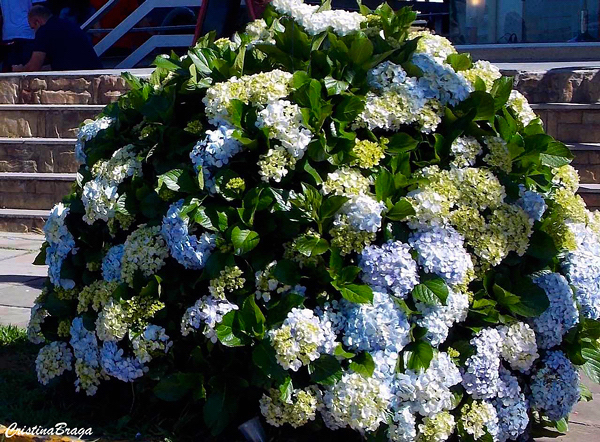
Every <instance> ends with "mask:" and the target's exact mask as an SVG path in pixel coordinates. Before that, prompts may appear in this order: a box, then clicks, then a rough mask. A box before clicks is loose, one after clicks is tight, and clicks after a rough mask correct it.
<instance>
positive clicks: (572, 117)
mask: <svg viewBox="0 0 600 442" xmlns="http://www.w3.org/2000/svg"><path fill="white" fill-rule="evenodd" d="M531 107H532V108H533V110H534V111H535V112H536V113H537V114H538V115H539V116H540V118H541V119H542V120H543V121H544V127H545V128H546V132H547V133H548V135H552V136H553V137H554V138H556V139H558V140H560V141H562V142H563V143H595V142H598V141H600V103H541V104H532V105H531Z"/></svg>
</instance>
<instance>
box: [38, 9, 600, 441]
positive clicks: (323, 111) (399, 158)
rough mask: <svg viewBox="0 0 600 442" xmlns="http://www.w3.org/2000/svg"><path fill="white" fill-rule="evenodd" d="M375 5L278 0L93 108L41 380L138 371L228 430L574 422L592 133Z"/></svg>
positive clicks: (54, 264)
mask: <svg viewBox="0 0 600 442" xmlns="http://www.w3.org/2000/svg"><path fill="white" fill-rule="evenodd" d="M360 11H361V12H360V13H350V12H345V11H330V10H329V8H328V3H327V2H325V3H324V4H323V6H322V7H321V8H316V7H313V6H308V5H304V4H303V3H302V2H301V0H275V1H273V3H272V6H270V7H269V8H268V10H267V13H266V15H265V18H264V20H261V21H257V22H254V23H251V24H250V25H249V27H248V29H247V31H246V33H243V34H240V35H236V36H235V37H234V38H233V39H231V40H216V41H215V39H214V36H212V35H208V36H206V37H204V38H203V39H201V40H200V41H199V42H198V44H197V45H196V46H195V47H194V48H192V49H190V50H189V52H188V54H187V55H185V56H183V57H181V58H179V57H177V56H176V55H172V56H170V57H166V56H165V57H160V58H158V59H157V61H156V66H157V69H156V71H155V72H154V73H153V74H152V76H151V77H150V79H149V80H140V79H136V78H134V77H132V76H128V77H127V79H128V81H129V82H130V84H131V87H132V91H131V92H130V93H128V94H127V95H126V96H124V97H123V98H121V99H120V100H119V101H118V103H115V104H113V105H110V106H108V107H107V108H106V109H105V110H104V112H103V114H102V115H101V117H99V118H98V119H97V120H96V121H93V122H89V123H88V124H86V125H84V126H83V127H82V129H81V131H80V135H79V141H78V144H77V155H78V158H79V159H80V161H81V163H82V166H81V168H80V170H79V174H78V180H77V185H76V186H75V187H74V190H73V193H72V194H71V195H69V196H68V197H67V198H66V199H65V200H64V201H63V203H61V204H59V205H57V206H56V207H55V209H54V210H53V212H52V214H51V217H50V219H49V221H48V223H47V225H46V228H45V231H46V239H47V242H46V244H45V248H44V250H43V252H42V254H41V255H40V257H39V260H40V262H45V263H47V264H48V265H49V266H50V270H49V280H48V283H47V287H46V289H45V290H44V292H43V294H42V295H41V296H40V298H39V299H38V303H37V305H36V306H35V307H34V309H33V311H32V318H31V323H30V326H29V335H30V339H31V340H33V341H34V342H36V343H39V344H42V343H43V344H45V346H44V347H43V348H42V349H41V350H40V353H39V356H38V358H37V369H38V377H39V380H40V382H42V383H44V384H46V383H48V382H56V381H53V378H55V377H58V376H59V375H63V377H68V378H69V379H72V380H73V381H74V382H75V388H76V389H77V390H78V391H81V392H82V394H87V395H90V396H93V395H95V394H96V392H97V391H98V390H99V389H102V388H103V385H104V384H105V383H109V382H113V383H114V382H127V383H134V385H135V386H136V387H137V390H136V391H138V392H139V394H147V395H148V394H151V395H154V396H155V399H150V400H151V401H152V400H153V401H154V402H153V403H155V404H158V405H157V406H159V407H160V406H162V407H164V408H165V409H167V408H169V409H177V408H179V409H182V408H184V407H185V409H186V410H187V411H186V413H187V414H186V416H188V417H189V416H192V418H190V419H189V420H190V421H192V420H193V419H195V420H193V421H194V423H195V425H196V426H198V425H199V424H200V422H203V423H204V425H203V427H204V428H206V429H207V431H209V432H210V433H211V434H212V435H213V436H218V435H220V434H227V432H232V431H235V428H236V427H237V426H238V425H239V424H241V423H242V422H244V421H246V420H247V419H250V418H252V417H254V416H256V415H259V414H260V415H262V419H263V421H264V422H266V423H268V424H269V425H267V426H266V427H267V428H268V433H269V434H271V435H273V436H274V437H276V438H281V437H283V435H285V434H288V435H289V434H292V435H293V434H296V435H306V434H311V433H314V432H320V434H322V435H324V434H325V433H328V432H330V431H337V433H336V434H338V433H339V431H349V430H340V429H351V430H355V431H356V432H357V433H354V434H360V435H362V436H364V437H366V438H369V439H371V440H387V439H390V440H393V441H416V440H418V441H444V440H447V439H451V438H455V439H460V440H486V441H492V440H493V441H502V442H504V441H506V440H517V439H518V438H519V437H522V436H523V435H525V434H528V432H535V431H538V429H539V428H541V427H544V426H546V427H553V428H556V429H559V430H563V429H564V428H565V425H566V418H567V417H568V414H569V413H570V411H571V409H572V407H573V406H574V405H575V403H576V402H578V401H579V400H580V399H581V398H584V399H587V398H589V394H588V392H587V390H586V389H585V388H584V387H581V386H580V383H579V369H580V368H581V367H583V369H584V370H586V371H587V373H588V375H589V376H591V377H592V379H594V380H596V381H598V380H600V352H599V351H598V345H599V344H598V338H600V322H598V319H599V317H600V277H599V274H600V253H599V252H600V241H599V235H600V217H598V215H597V214H594V213H591V212H589V211H587V210H586V208H585V204H584V203H583V200H582V199H581V198H580V197H579V196H577V195H576V194H575V192H576V190H577V188H578V176H577V173H576V171H575V170H574V169H573V168H572V167H571V166H570V165H569V162H570V161H571V159H572V158H573V157H572V154H571V153H570V151H569V149H568V148H567V147H566V146H565V145H564V144H562V143H560V142H558V141H556V140H554V139H553V138H552V137H550V136H548V135H546V134H545V133H544V131H543V128H542V124H541V122H540V120H539V119H537V118H536V116H535V114H534V113H533V112H532V110H531V108H530V107H529V105H528V104H527V101H526V99H525V98H524V97H523V96H522V95H521V94H519V93H518V92H515V91H513V90H512V79H511V78H506V77H502V76H501V75H500V72H499V71H498V69H497V68H495V67H494V66H492V65H490V64H489V63H487V62H472V60H471V59H470V57H469V56H468V55H465V54H457V53H456V51H455V50H454V48H453V47H452V45H451V44H450V43H449V42H448V41H447V40H445V39H444V38H441V37H437V36H435V35H432V34H430V33H428V32H425V31H418V30H415V29H412V28H411V23H412V21H413V20H414V18H415V14H414V13H413V12H411V11H410V10H409V9H403V10H400V11H397V12H395V11H393V10H391V8H389V7H388V6H387V5H382V6H380V7H379V8H378V9H377V10H375V11H370V10H368V9H367V8H365V7H363V6H361V8H360ZM115 379H116V380H118V381H116V380H115ZM158 400H160V401H158ZM165 402H174V403H176V406H173V405H169V404H166V403H165ZM160 404H162V405H160ZM194 413H195V414H194ZM194 416H195V417H194ZM202 431H203V430H202ZM230 434H231V433H230ZM346 434H348V433H346ZM226 437H230V436H226ZM298 437H300V436H298ZM323 437H329V438H331V437H334V436H331V435H328V436H323ZM229 440H231V439H229ZM278 440H281V439H278Z"/></svg>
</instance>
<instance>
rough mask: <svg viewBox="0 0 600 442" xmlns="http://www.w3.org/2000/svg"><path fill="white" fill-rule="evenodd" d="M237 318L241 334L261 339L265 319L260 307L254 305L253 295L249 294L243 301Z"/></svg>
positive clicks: (263, 332)
mask: <svg viewBox="0 0 600 442" xmlns="http://www.w3.org/2000/svg"><path fill="white" fill-rule="evenodd" d="M237 317H238V323H239V325H240V330H241V331H242V332H244V333H246V334H247V335H250V336H255V337H257V338H259V339H262V337H263V336H264V334H265V322H266V319H265V315H264V314H263V312H262V311H261V310H260V307H258V305H256V301H255V300H254V294H251V295H250V296H248V297H247V298H246V299H245V300H244V303H243V304H242V308H241V309H240V312H239V314H238V315H237Z"/></svg>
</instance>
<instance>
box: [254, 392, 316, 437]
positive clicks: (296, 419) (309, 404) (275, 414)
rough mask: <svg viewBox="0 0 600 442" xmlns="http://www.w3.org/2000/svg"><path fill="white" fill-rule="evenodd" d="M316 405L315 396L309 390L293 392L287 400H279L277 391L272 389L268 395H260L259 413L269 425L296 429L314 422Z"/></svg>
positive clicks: (279, 396)
mask: <svg viewBox="0 0 600 442" xmlns="http://www.w3.org/2000/svg"><path fill="white" fill-rule="evenodd" d="M317 403H318V401H317V395H316V394H315V392H314V391H313V390H312V389H310V388H305V389H303V390H302V389H295V390H293V391H292V393H291V394H290V397H289V398H288V399H287V400H283V399H282V398H281V392H280V391H279V390H276V389H272V390H271V391H270V392H269V395H266V394H263V395H262V398H261V399H260V412H261V413H262V415H263V416H264V417H265V419H266V421H267V423H268V424H269V425H273V426H274V427H280V426H282V425H285V424H289V425H291V426H292V427H293V428H298V427H301V426H302V425H305V424H307V423H308V422H310V421H313V420H315V417H316V414H317Z"/></svg>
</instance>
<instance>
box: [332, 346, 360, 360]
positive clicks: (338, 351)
mask: <svg viewBox="0 0 600 442" xmlns="http://www.w3.org/2000/svg"><path fill="white" fill-rule="evenodd" d="M333 355H334V356H336V357H338V358H344V359H350V358H353V357H354V356H356V354H354V353H350V352H348V351H346V350H344V346H343V345H342V343H341V342H340V343H339V344H338V345H337V347H335V350H334V351H333Z"/></svg>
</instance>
